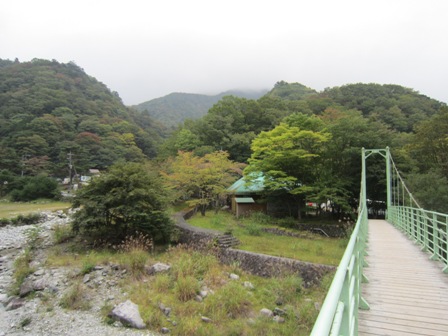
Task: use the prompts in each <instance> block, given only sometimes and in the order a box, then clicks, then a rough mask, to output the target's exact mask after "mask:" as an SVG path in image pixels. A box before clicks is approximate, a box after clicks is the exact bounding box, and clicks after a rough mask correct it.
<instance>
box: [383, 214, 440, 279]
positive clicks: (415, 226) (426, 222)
mask: <svg viewBox="0 0 448 336" xmlns="http://www.w3.org/2000/svg"><path fill="white" fill-rule="evenodd" d="M387 217H388V218H387V220H388V222H390V223H391V224H392V225H394V226H396V227H397V228H398V229H400V230H401V231H403V232H404V233H405V234H406V235H407V236H408V237H409V238H411V239H412V240H414V241H415V242H416V243H417V244H419V245H420V246H421V247H422V250H423V251H429V252H430V253H431V259H432V260H438V261H441V262H442V263H443V264H444V268H443V272H444V273H448V215H447V214H444V213H440V212H435V211H429V210H425V209H422V208H414V207H409V206H401V205H394V206H391V207H390V209H388V216H387Z"/></svg>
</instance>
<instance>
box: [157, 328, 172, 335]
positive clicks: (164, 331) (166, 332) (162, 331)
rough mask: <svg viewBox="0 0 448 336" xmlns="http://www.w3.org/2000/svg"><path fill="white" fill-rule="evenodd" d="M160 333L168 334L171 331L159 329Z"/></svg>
mask: <svg viewBox="0 0 448 336" xmlns="http://www.w3.org/2000/svg"><path fill="white" fill-rule="evenodd" d="M160 332H161V333H162V334H169V333H170V332H171V330H169V329H168V328H165V327H163V328H162V329H160Z"/></svg>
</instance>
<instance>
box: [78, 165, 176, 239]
mask: <svg viewBox="0 0 448 336" xmlns="http://www.w3.org/2000/svg"><path fill="white" fill-rule="evenodd" d="M74 206H81V210H80V211H78V212H77V213H76V214H75V216H74V221H73V229H74V230H75V231H76V232H79V231H80V232H82V233H86V234H89V235H92V233H96V234H98V235H102V236H103V238H104V239H106V240H109V241H112V242H116V241H117V240H118V241H120V240H123V239H125V238H126V237H127V236H128V235H132V234H135V233H136V232H143V233H144V234H147V235H149V236H151V237H152V238H153V239H154V241H160V242H162V241H163V242H166V241H168V240H169V238H170V234H171V229H172V227H173V225H172V221H171V219H170V218H169V217H168V215H167V214H166V213H165V208H166V202H165V192H164V189H163V187H162V185H161V181H160V178H159V176H158V175H157V174H156V173H155V172H151V171H150V170H148V169H147V168H146V167H145V166H144V165H141V164H137V163H120V164H116V165H114V166H112V167H111V168H110V170H109V172H107V173H105V174H103V175H101V176H100V177H98V178H96V179H94V180H93V181H92V182H91V183H90V184H89V185H88V186H86V187H85V188H83V189H81V190H79V191H78V193H77V195H76V197H75V199H74Z"/></svg>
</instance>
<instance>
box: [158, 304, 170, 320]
mask: <svg viewBox="0 0 448 336" xmlns="http://www.w3.org/2000/svg"><path fill="white" fill-rule="evenodd" d="M159 309H160V310H161V311H162V313H163V314H164V315H165V316H166V317H170V314H171V308H170V307H165V305H164V304H163V303H159Z"/></svg>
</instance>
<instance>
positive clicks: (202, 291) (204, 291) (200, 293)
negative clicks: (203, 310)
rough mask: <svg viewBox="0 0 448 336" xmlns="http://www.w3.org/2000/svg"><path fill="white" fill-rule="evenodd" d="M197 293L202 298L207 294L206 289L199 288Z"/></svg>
mask: <svg viewBox="0 0 448 336" xmlns="http://www.w3.org/2000/svg"><path fill="white" fill-rule="evenodd" d="M199 295H200V296H202V297H203V298H205V297H207V295H208V291H206V290H201V291H199Z"/></svg>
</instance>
